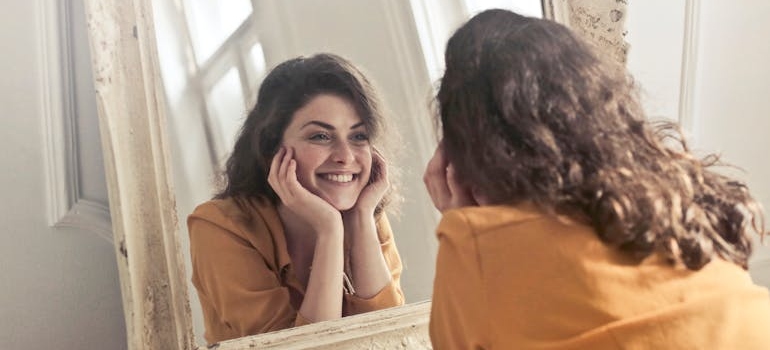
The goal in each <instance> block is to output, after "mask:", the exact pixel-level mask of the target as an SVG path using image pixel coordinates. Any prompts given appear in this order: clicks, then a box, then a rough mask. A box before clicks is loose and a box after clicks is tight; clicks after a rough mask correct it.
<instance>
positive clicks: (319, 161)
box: [283, 94, 372, 210]
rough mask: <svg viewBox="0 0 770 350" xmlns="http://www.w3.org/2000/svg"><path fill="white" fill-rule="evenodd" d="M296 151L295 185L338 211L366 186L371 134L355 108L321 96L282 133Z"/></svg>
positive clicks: (370, 159)
mask: <svg viewBox="0 0 770 350" xmlns="http://www.w3.org/2000/svg"><path fill="white" fill-rule="evenodd" d="M283 146H284V147H287V148H293V149H294V159H295V160H296V162H297V180H298V181H299V183H300V184H302V186H304V187H305V188H306V189H307V190H308V191H310V192H311V193H313V194H315V195H317V196H319V197H321V198H322V199H324V200H325V201H327V202H329V204H331V205H332V206H334V207H335V208H337V210H347V209H350V208H352V207H353V205H355V204H356V201H357V200H358V195H359V194H360V193H361V190H362V189H363V188H364V186H366V184H367V182H368V181H369V174H370V171H371V168H372V151H371V145H370V144H369V133H368V131H367V130H366V127H365V126H364V123H363V122H362V120H361V118H360V117H359V116H358V113H356V110H355V108H354V107H353V105H352V104H351V103H350V102H348V101H347V100H345V99H343V98H340V97H337V96H335V95H329V94H321V95H318V96H316V97H314V98H313V99H311V100H310V102H308V103H307V104H306V105H305V106H303V107H302V108H300V109H298V110H297V111H296V112H295V113H294V116H293V117H292V120H291V123H289V126H288V127H287V128H286V131H285V132H284V134H283Z"/></svg>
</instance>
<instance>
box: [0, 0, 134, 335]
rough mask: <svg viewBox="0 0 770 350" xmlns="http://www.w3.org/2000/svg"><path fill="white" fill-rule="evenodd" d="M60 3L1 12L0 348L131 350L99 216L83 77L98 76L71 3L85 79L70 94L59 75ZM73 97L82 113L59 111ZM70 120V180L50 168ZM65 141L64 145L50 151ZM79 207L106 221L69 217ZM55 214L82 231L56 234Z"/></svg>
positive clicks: (102, 190)
mask: <svg viewBox="0 0 770 350" xmlns="http://www.w3.org/2000/svg"><path fill="white" fill-rule="evenodd" d="M57 3H58V1H57V0H38V1H20V2H19V1H17V2H13V4H12V6H4V9H3V11H2V12H0V23H2V24H0V28H2V29H0V47H1V48H2V52H3V53H2V55H0V67H2V79H0V102H1V103H0V115H1V117H0V141H2V145H3V150H2V152H0V164H2V170H0V186H2V189H0V193H1V194H2V201H0V227H2V229H1V231H0V232H2V233H0V271H2V273H1V275H0V276H1V277H0V315H1V316H2V317H1V318H0V348H3V349H124V348H126V336H125V326H124V318H123V309H122V303H121V297H120V287H119V283H118V272H117V264H116V260H115V255H114V248H113V245H112V243H111V242H110V241H109V240H108V239H106V238H105V237H107V236H108V235H109V230H107V233H105V232H104V231H105V230H103V228H104V227H109V222H108V221H106V222H105V221H104V217H103V216H100V215H101V214H99V213H102V212H103V211H104V208H105V206H106V202H107V194H106V186H105V185H104V174H103V165H102V163H101V153H100V152H101V148H100V147H99V137H98V133H97V130H96V128H95V124H96V114H95V105H93V97H92V96H93V87H92V85H91V86H89V84H90V81H91V80H90V79H91V78H90V72H89V71H88V70H85V71H84V70H83V69H84V68H85V69H90V66H89V64H88V47H87V46H86V45H87V43H86V41H85V40H86V38H85V30H84V27H85V20H84V16H83V13H82V4H81V3H80V1H77V0H76V1H74V2H67V4H68V6H72V7H71V10H72V19H73V22H72V25H73V27H72V28H73V33H74V34H73V37H72V38H71V40H72V42H71V43H72V46H71V47H72V48H73V50H74V52H73V60H74V61H73V64H72V65H71V67H72V68H74V69H75V70H74V71H70V72H71V73H72V74H73V80H71V81H70V83H71V84H72V86H71V87H70V88H68V89H64V88H61V85H58V81H57V75H58V74H59V73H61V72H62V71H61V70H59V68H62V69H65V68H66V67H56V66H57V63H58V64H63V63H64V62H63V61H61V60H59V59H58V55H59V54H60V53H61V52H59V47H58V45H59V43H60V40H59V39H61V38H65V37H66V32H64V33H63V32H62V31H61V30H59V28H57V27H56V22H57V20H59V19H61V18H62V17H59V15H58V14H57V12H56V4H57ZM9 5H10V4H9ZM65 28H66V27H65ZM60 34H61V35H62V36H59V35H60ZM68 91H75V92H74V93H73V94H72V95H71V96H72V97H73V99H72V101H71V102H72V103H71V104H69V106H70V107H71V109H70V110H71V111H72V113H67V112H66V111H65V110H63V109H62V108H63V107H66V106H65V105H67V103H65V104H64V105H58V106H57V102H56V101H57V100H66V97H65V96H67V92H68ZM59 102H61V101H59ZM66 116H70V117H71V118H72V120H74V121H75V122H74V123H73V132H72V135H74V136H73V138H72V139H71V140H72V141H73V142H72V143H71V147H69V148H70V152H69V153H67V154H70V155H72V154H76V156H74V157H70V158H69V159H64V161H63V162H60V165H62V166H63V167H64V168H67V167H68V166H69V167H71V168H72V169H75V170H74V171H73V172H70V173H69V174H70V175H73V176H71V178H67V179H63V178H61V177H57V175H56V174H55V172H53V170H52V167H51V166H50V165H51V164H52V163H55V162H54V161H53V160H55V159H60V158H58V156H60V155H61V154H63V153H60V152H59V151H62V147H64V148H67V147H68V146H66V145H67V143H66V142H64V141H62V140H63V139H64V138H63V137H62V136H61V135H58V136H55V135H53V134H52V132H61V131H62V129H57V128H56V127H53V128H52V129H49V128H50V127H52V126H55V125H56V124H57V121H58V122H61V118H64V117H66ZM49 117H50V118H51V119H48V118H49ZM57 138H58V139H59V140H60V141H62V142H61V143H59V144H58V146H56V147H51V148H50V149H49V148H48V147H47V146H48V145H52V143H51V140H54V139H57ZM65 158H66V157H65ZM77 158H79V161H77V160H75V161H73V159H77ZM60 160H61V159H60ZM53 168H55V167H53ZM66 173H67V172H66V171H65V172H59V173H58V175H61V174H66ZM48 174H53V175H52V176H51V178H50V179H51V180H52V181H51V182H49V181H48V180H49V178H48ZM70 180H71V181H70ZM52 183H53V184H59V185H60V187H57V186H51V185H50V184H52ZM57 198H58V199H62V198H64V202H67V203H68V205H67V206H65V207H64V208H63V211H60V212H57V211H56V209H55V208H57V206H56V205H54V203H53V202H54V201H56V199H57ZM86 204H87V205H86ZM84 205H85V206H84ZM74 207H79V208H91V209H94V210H93V211H94V212H95V213H97V214H98V215H92V216H88V215H86V216H84V215H80V214H78V213H75V212H70V213H68V212H67V210H68V209H71V208H74ZM84 210H85V211H89V209H84ZM49 213H53V214H56V215H52V217H55V218H56V220H54V221H55V222H59V223H60V224H62V220H63V219H65V218H67V220H70V221H71V222H72V224H71V225H70V226H80V227H81V228H54V227H52V226H51V225H50V224H51V222H50V221H49ZM83 227H85V228H83Z"/></svg>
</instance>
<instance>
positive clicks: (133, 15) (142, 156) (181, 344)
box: [85, 0, 622, 349]
mask: <svg viewBox="0 0 770 350" xmlns="http://www.w3.org/2000/svg"><path fill="white" fill-rule="evenodd" d="M169 3H171V2H170V1H169ZM178 3H179V2H176V4H178ZM279 3H283V4H282V6H285V7H279V6H277V5H278V4H279ZM439 3H440V6H439V5H438V4H439ZM469 3H472V2H471V1H466V2H463V3H460V2H459V0H458V2H457V4H456V6H454V7H453V6H447V4H448V3H447V2H445V1H442V2H439V1H430V0H426V1H417V0H413V1H406V0H403V1H387V0H381V1H377V2H375V1H372V2H366V3H365V4H363V3H361V2H356V3H355V4H354V3H350V2H346V3H345V5H346V6H347V7H345V10H344V11H342V10H341V11H342V12H343V13H356V11H359V12H360V13H367V12H368V13H372V12H374V13H377V14H379V16H369V17H361V16H356V17H346V18H345V19H342V18H337V17H332V16H330V14H329V13H328V12H324V11H331V10H330V9H333V8H343V7H342V6H331V5H330V4H328V2H327V3H324V6H321V5H320V4H311V3H310V2H308V3H307V4H306V5H307V6H299V5H298V4H299V3H294V2H292V3H289V4H285V2H282V1H278V0H275V1H267V0H261V1H256V0H254V1H251V2H250V4H251V6H252V8H253V9H254V10H255V13H258V14H259V16H264V17H263V20H264V21H263V22H259V23H260V24H259V25H258V26H257V27H256V28H254V29H256V30H257V32H258V33H262V36H258V37H257V38H258V39H260V40H264V41H260V45H262V49H261V51H262V53H263V54H264V67H269V66H270V65H272V64H274V63H277V62H279V61H282V60H283V59H285V58H288V57H292V56H296V55H297V54H301V53H308V52H315V51H333V52H336V53H338V54H341V55H343V56H347V57H348V58H350V59H351V60H353V62H354V63H356V64H358V65H360V66H361V67H362V68H363V69H364V70H365V71H366V72H367V73H368V75H369V76H370V78H372V79H373V80H374V81H375V83H376V84H377V85H378V87H380V93H381V94H382V95H383V97H384V100H385V103H386V104H387V105H388V107H389V108H390V110H391V112H392V113H391V115H393V116H394V118H400V119H396V120H397V122H395V123H394V124H400V125H402V126H404V129H403V130H402V132H404V133H406V135H404V136H403V138H405V139H408V140H411V142H412V144H410V147H412V148H411V150H412V151H413V152H412V153H408V154H407V156H406V157H405V158H406V159H411V161H412V162H413V163H414V164H416V165H419V167H416V170H412V171H411V172H412V174H410V173H409V172H407V171H405V172H407V175H405V176H404V179H403V180H404V182H403V186H404V187H403V188H402V192H403V193H404V194H409V195H410V196H413V197H414V198H413V200H414V203H416V205H417V208H430V202H429V200H428V198H427V195H426V194H425V192H424V190H423V189H422V183H421V181H412V182H410V180H409V176H416V177H417V178H418V179H419V178H420V177H421V174H422V166H423V165H424V163H425V162H426V161H427V157H428V156H429V155H430V153H431V152H432V146H433V144H432V141H431V140H433V138H432V136H431V135H430V133H429V132H428V131H429V130H430V127H429V125H430V119H429V118H428V116H427V115H426V113H427V109H425V106H426V105H427V103H428V100H429V97H430V95H431V92H432V90H431V81H435V78H436V76H437V72H438V71H439V69H438V68H437V67H440V64H439V63H440V59H439V58H437V57H440V54H439V53H440V51H441V49H440V48H441V47H443V43H444V42H445V38H446V36H448V29H447V28H453V27H454V26H456V24H458V23H460V21H462V20H463V19H464V18H465V16H464V15H458V12H457V11H453V10H452V9H455V10H456V9H463V8H465V7H463V6H468V4H469ZM607 3H612V4H615V1H607ZM489 4H492V5H494V2H489ZM85 5H86V6H85V7H86V13H87V20H88V28H89V34H90V41H91V49H92V60H93V66H94V67H93V72H94V80H95V87H96V92H97V96H96V97H97V109H98V112H99V118H100V130H101V134H102V143H103V152H104V161H105V171H106V178H107V183H108V188H109V198H110V211H111V216H112V221H113V231H114V232H113V234H114V237H115V247H116V254H117V257H118V265H119V272H120V277H121V288H122V291H123V293H122V296H123V304H124V312H125V317H126V327H127V335H128V342H129V348H132V349H140V348H158V349H195V348H199V347H205V345H203V344H202V343H200V342H199V341H198V340H197V338H196V336H195V335H194V332H193V329H194V327H193V321H192V317H191V305H192V304H193V303H197V300H195V299H194V298H191V297H190V294H188V292H189V291H190V289H191V288H190V287H189V286H188V283H189V275H188V274H187V273H185V270H186V267H185V266H186V264H185V256H184V251H185V247H183V246H182V245H183V244H182V243H180V242H181V241H182V240H181V238H182V236H184V235H186V232H183V231H180V230H179V227H178V226H179V225H178V224H179V223H178V220H179V218H180V217H182V218H183V217H184V216H185V215H186V214H185V213H183V212H182V211H183V210H181V209H179V208H180V207H181V205H182V204H181V203H183V202H185V201H187V200H190V199H192V200H191V202H194V201H196V200H198V199H199V198H198V197H193V195H192V193H193V191H197V190H196V189H193V187H192V186H193V185H195V184H202V185H207V184H209V183H210V181H209V179H207V178H206V176H203V179H202V180H200V179H198V180H196V181H193V180H189V183H180V182H179V181H177V180H178V177H177V176H175V175H172V174H173V173H174V172H172V170H171V169H172V168H173V167H175V166H177V164H180V163H181V164H182V165H184V161H185V160H186V159H187V158H185V156H184V155H179V154H174V149H175V147H176V146H174V145H173V141H172V140H181V139H182V137H180V136H176V134H174V133H175V132H178V133H179V135H186V134H184V133H186V132H187V131H183V130H176V131H175V130H174V127H176V126H179V125H187V124H188V123H187V121H184V123H183V122H181V121H178V120H176V119H173V118H176V117H175V116H173V115H172V116H167V115H166V112H167V111H169V110H171V111H173V110H174V109H175V108H176V107H174V106H177V105H176V103H178V102H179V101H187V102H189V101H188V100H183V99H181V97H180V96H182V95H180V96H176V97H174V96H171V95H169V96H166V95H165V93H164V88H163V85H162V82H161V79H160V77H161V76H164V75H165V74H168V73H165V72H162V71H161V70H160V64H159V61H160V60H161V59H159V56H158V54H157V51H158V50H157V47H156V38H159V39H162V40H161V41H159V43H161V44H162V45H161V47H163V45H174V44H175V43H174V42H173V41H171V42H169V41H166V40H167V39H166V38H162V37H161V34H160V32H158V33H156V32H155V31H154V30H153V28H154V22H153V7H152V6H153V5H151V2H150V1H149V0H133V1H121V2H113V1H107V0H86V1H85ZM156 5H158V6H160V5H159V4H156ZM311 5H312V6H311ZM375 5H376V6H375ZM350 6H356V9H355V10H356V11H353V9H351V8H350ZM607 6H610V5H607ZM616 6H619V5H616ZM468 8H473V7H471V6H468ZM543 8H545V9H546V14H547V15H548V16H550V17H551V18H560V17H559V16H560V15H563V14H564V13H563V12H562V11H567V8H566V5H565V2H563V1H546V2H545V4H544V5H543ZM436 10H441V11H439V12H436ZM569 10H570V11H573V10H574V9H572V8H570V9H569ZM281 11H283V12H281ZM602 11H603V10H602ZM301 13H304V14H305V16H306V17H305V19H306V20H307V21H308V22H307V23H305V22H302V23H297V22H296V21H297V19H296V18H293V17H291V16H297V15H298V14H301ZM437 13H441V14H442V15H446V16H445V17H440V18H442V21H441V22H440V23H439V22H437V21H435V20H436V19H437V18H436V17H435V16H436V14H437ZM321 14H323V15H321ZM591 14H592V12H590V11H588V12H583V13H582V14H580V15H579V16H577V17H574V18H577V19H580V18H583V17H584V16H585V15H591ZM327 15H328V16H327ZM287 16H288V17H287ZM362 18H368V21H363V22H362V21H360V19H362ZM569 18H570V20H572V19H574V18H573V17H569ZM375 20H376V21H379V22H371V21H375ZM453 21H454V22H453ZM346 22H347V23H348V25H349V26H348V27H344V26H342V24H343V23H346ZM289 24H295V25H298V24H303V25H308V26H309V27H308V28H313V26H314V25H316V26H323V25H330V24H339V25H340V26H339V27H336V30H338V32H333V33H331V34H330V35H329V36H326V37H325V39H324V38H319V37H313V36H307V35H310V34H317V33H312V32H303V31H301V30H298V29H296V28H291V27H286V26H287V25H289ZM429 24H430V25H429ZM259 26H264V27H262V29H260V27H259ZM378 26H380V27H378ZM420 26H424V27H422V28H420ZM242 28H247V27H238V29H236V32H237V31H238V30H242ZM276 28H282V29H281V33H289V34H290V39H281V38H272V39H271V37H270V35H268V34H269V33H271V31H275V30H276ZM376 28H387V29H381V31H379V32H378V31H377V30H376ZM247 29H248V28H247ZM364 29H367V30H372V32H369V31H365V30H364ZM418 29H419V30H418ZM243 30H246V29H243ZM307 30H310V29H307ZM418 32H419V33H420V34H419V35H414V33H418ZM372 33H379V34H378V35H376V36H372V35H371V34H372ZM408 33H411V35H407V34H408ZM442 33H443V34H442ZM347 34H352V35H353V37H352V38H348V39H346V40H344V41H337V40H339V39H340V38H344V37H345V35H347ZM442 35H443V36H442ZM332 38H334V39H335V40H331V39H332ZM271 40H276V41H277V40H288V43H289V45H286V46H282V45H279V44H280V43H278V44H276V43H275V42H271ZM621 42H622V40H621ZM249 44H254V42H250V43H249ZM304 44H308V45H310V46H304V47H303V46H302V45H304ZM339 45H342V46H339ZM346 45H353V46H346ZM355 45H365V46H355ZM352 47H356V49H355V50H353V49H351V48H352ZM361 47H367V48H371V49H369V50H361V49H360V48H361ZM382 47H385V48H382ZM272 48H277V49H275V50H276V51H272V50H273V49H272ZM423 48H433V49H432V50H431V49H424V50H425V52H423ZM436 48H439V49H438V51H436ZM245 49H247V50H248V51H247V52H248V53H249V56H248V57H255V56H254V55H252V53H255V52H256V53H257V54H256V57H259V55H258V53H259V50H256V49H254V47H253V46H246V47H245ZM208 50H209V51H212V49H210V48H209V49H208ZM347 50H349V51H347ZM213 51H214V52H215V53H216V52H217V49H213ZM183 52H184V54H186V55H187V54H191V52H190V51H189V47H188V49H187V51H183ZM437 52H439V53H437ZM423 53H424V56H423V55H422V54H423ZM382 55H384V56H386V57H391V58H392V59H393V60H392V61H389V63H383V61H380V60H379V58H380V56H382ZM236 61H237V59H236ZM257 61H259V62H261V60H259V59H258V60H257ZM212 66H214V65H213V64H212ZM256 67H262V66H260V65H256ZM182 68H183V69H182V70H181V71H182V72H187V71H186V70H187V69H191V68H190V67H189V66H184V67H182ZM216 69H219V68H217V67H216V66H214V67H213V68H212V70H214V71H216ZM193 70H194V69H193ZM255 71H256V70H253V71H250V70H249V69H245V70H244V72H245V73H243V75H244V76H246V77H247V80H246V82H248V84H246V86H245V87H244V88H243V89H244V90H245V91H247V92H248V91H252V93H253V90H250V89H253V88H255V87H256V84H255V83H256V81H257V79H258V78H256V75H253V76H251V77H250V78H249V74H253V73H254V72H255ZM239 72H240V71H239ZM227 74H230V73H226V74H225V75H227ZM239 74H240V73H239ZM239 76H240V75H239ZM248 79H252V80H248ZM200 80H201V81H200V83H201V84H202V86H211V87H215V86H216V81H212V80H208V81H207V80H206V78H205V77H201V78H200ZM207 84H210V85H207ZM236 85H237V84H236ZM215 90H216V89H212V91H215ZM198 93H199V96H202V95H203V94H200V92H198ZM214 94H215V95H216V92H214ZM243 95H244V96H247V95H249V94H243ZM217 96H218V95H217ZM175 98H180V99H179V100H175ZM167 100H168V101H169V102H167ZM245 100H247V99H246V98H244V101H245ZM247 105H248V102H245V103H243V104H241V105H240V106H239V107H237V109H236V111H237V110H241V111H243V110H245V108H246V107H245V106H247ZM179 106H182V107H185V108H189V110H195V107H196V106H197V105H195V104H190V105H184V104H181V105H179ZM177 107H178V106H177ZM197 107H199V106H197ZM220 107H221V108H225V109H227V108H235V107H233V105H230V104H229V103H227V104H223V105H220ZM189 110H188V111H189ZM199 112H200V110H199ZM206 112H209V110H207V111H206ZM172 114H173V113H172ZM189 124H193V123H189ZM210 129H211V130H214V129H215V128H213V127H212V128H210ZM221 130H224V128H223V129H221ZM211 132H212V133H213V131H211ZM410 132H411V134H409V133H410ZM204 134H205V132H204ZM168 135H172V136H168ZM225 135H226V134H225ZM185 139H186V138H185ZM211 140H215V139H214V138H213V137H212V138H211ZM211 140H209V141H210V143H211V144H212V145H214V147H213V149H212V150H211V151H204V152H201V153H202V155H201V153H199V154H195V155H192V156H191V157H198V158H203V159H204V160H207V161H210V162H211V164H215V163H216V160H217V159H219V157H220V156H221V152H222V151H223V150H226V149H227V147H224V146H222V145H220V144H218V141H211ZM407 152H409V150H407ZM407 162H408V160H407ZM404 167H405V168H406V167H408V165H404ZM175 186H176V187H175ZM410 186H411V187H410ZM201 191H203V193H206V196H205V198H208V196H209V194H210V192H208V190H201ZM182 194H185V195H190V196H191V198H185V197H183V196H182ZM177 197H178V198H177ZM202 198H203V197H202ZM420 198H422V200H421V199H420ZM185 203H187V202H185ZM177 204H179V206H178V205H177ZM184 205H189V204H184ZM402 210H403V211H404V212H408V213H412V209H402ZM414 211H415V212H416V213H417V216H416V218H417V219H414V221H412V222H405V221H406V220H409V219H402V220H403V221H402V222H401V223H400V224H399V225H403V226H402V229H401V230H402V231H401V232H399V228H395V227H398V226H397V225H396V224H394V232H395V235H396V241H397V244H398V245H399V248H400V250H401V252H402V256H403V257H404V264H405V269H406V270H405V272H404V275H405V276H404V278H406V276H407V275H409V274H412V273H415V272H414V271H419V269H421V268H424V269H426V270H425V271H428V272H426V273H424V274H423V275H424V277H423V278H422V280H421V281H422V282H424V281H426V280H427V281H431V280H432V265H433V259H428V262H429V263H426V265H425V266H421V265H420V264H419V263H410V259H416V258H417V257H419V256H424V255H430V254H431V252H433V253H432V254H435V241H434V239H433V237H432V231H433V229H434V227H435V220H436V216H435V213H432V212H431V211H432V208H431V209H430V210H428V209H425V210H423V209H419V210H414ZM178 212H179V213H180V214H177V213H178ZM431 220H433V221H431ZM404 232H406V233H407V235H409V234H412V233H414V236H412V237H409V236H407V235H405V234H404ZM415 232H416V233H415ZM414 237H417V238H416V240H417V241H420V240H422V241H423V242H418V243H422V245H418V246H417V248H414V251H415V253H414V254H416V255H414V258H412V257H410V254H412V253H410V252H409V251H408V249H411V248H409V244H406V243H405V242H406V241H407V240H408V239H409V238H414ZM431 244H433V245H434V246H433V248H431ZM431 249H432V250H431ZM426 251H427V252H428V253H429V254H425V253H426ZM415 275H418V274H417V273H415ZM421 281H420V280H419V279H417V282H415V287H413V290H412V291H410V290H409V288H410V287H409V286H408V285H407V284H406V283H404V285H403V287H404V290H405V292H406V293H407V298H408V301H409V302H412V301H419V300H425V299H426V298H427V296H429V293H430V287H429V284H423V285H422V287H420V286H419V283H420V282H421ZM410 283H411V282H410ZM410 293H411V294H412V295H413V296H412V297H410V296H409V294H410ZM429 308H430V303H429V302H420V303H415V304H410V305H407V306H405V307H401V308H394V309H390V310H383V311H379V312H375V313H370V314H363V315H357V316H351V317H347V318H343V319H340V320H335V321H330V322H324V323H319V324H313V325H309V326H304V327H298V328H295V329H289V330H285V331H279V332H274V333H270V334H264V335H258V336H252V337H245V338H241V339H236V340H232V341H226V342H223V343H221V344H220V345H219V348H220V349H229V348H243V347H249V346H259V347H269V346H273V347H284V346H291V347H292V348H331V347H334V348H343V349H345V348H347V349H354V348H364V347H368V346H369V345H371V344H375V343H379V344H400V345H401V346H406V345H409V346H410V348H429V347H430V342H429V340H428V336H427V322H428V312H429ZM362 339H365V340H366V341H365V344H364V342H362V341H361V340H362ZM373 342H374V343H373Z"/></svg>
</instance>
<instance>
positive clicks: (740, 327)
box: [424, 10, 770, 349]
mask: <svg viewBox="0 0 770 350" xmlns="http://www.w3.org/2000/svg"><path fill="white" fill-rule="evenodd" d="M445 58H446V71H445V73H444V77H443V79H442V81H441V86H440V89H439V92H438V95H437V100H438V107H439V110H440V111H439V112H440V113H439V114H440V121H439V122H440V125H441V132H442V135H443V139H442V141H441V143H440V146H439V147H438V149H437V150H436V153H435V155H434V157H433V159H432V160H431V161H430V163H429V165H428V168H427V170H426V173H425V177H424V180H425V183H426V186H427V188H428V191H429V192H430V194H431V197H432V199H433V202H434V204H435V205H436V207H437V208H438V209H439V210H440V211H442V213H443V217H442V220H441V222H440V224H439V226H438V229H437V235H438V238H439V244H440V246H439V253H438V258H437V270H436V277H435V284H434V292H433V304H432V311H431V321H430V336H431V340H432V341H433V344H434V346H435V348H436V349H471V348H472V349H483V348H486V349H489V348H497V349H621V348H622V349H668V348H670V349H760V348H762V349H766V348H767V347H768V346H769V345H768V344H770V332H768V328H767V327H768V325H770V297H768V291H767V289H765V288H762V287H759V286H756V285H754V284H753V283H752V281H751V279H750V277H749V275H748V273H747V271H746V268H747V262H748V258H749V255H750V254H751V239H752V238H751V234H753V233H760V234H764V225H763V223H761V222H762V209H761V207H760V206H759V204H758V203H757V202H755V201H754V200H753V199H752V197H751V195H750V194H749V193H748V190H747V188H746V186H744V185H743V184H741V183H739V182H737V181H735V180H732V179H729V178H727V177H725V176H722V175H719V174H718V173H716V172H714V171H713V170H712V169H711V166H712V165H714V164H715V161H714V158H713V157H712V158H707V159H706V160H699V159H696V158H695V157H694V156H693V155H692V154H691V153H690V152H689V151H688V150H687V148H686V147H685V145H684V143H683V142H680V143H678V146H677V145H676V143H675V142H670V141H672V139H671V138H668V139H667V138H666V136H667V135H668V136H669V137H670V136H671V135H672V133H671V132H669V131H671V130H673V129H672V128H673V126H671V125H669V126H667V127H663V128H658V129H656V128H654V127H653V126H651V125H650V123H648V122H647V121H646V120H645V115H644V112H643V111H642V107H641V105H640V102H639V98H638V96H637V94H636V92H635V90H634V87H633V84H632V82H631V78H630V77H629V76H628V75H627V74H626V72H625V71H624V70H623V69H622V68H621V67H617V66H615V65H612V64H610V63H607V62H604V61H602V59H600V58H599V57H598V56H597V55H596V54H595V53H594V52H593V51H592V49H591V48H590V47H589V46H588V45H587V44H586V43H585V42H583V41H582V40H580V39H579V38H578V37H577V36H576V35H575V34H573V33H572V32H571V31H570V30H568V29H567V28H565V27H563V26H562V25H560V24H558V23H555V22H552V21H548V20H542V19H537V18H528V17H523V16H520V15H518V14H515V13H512V12H509V11H503V10H489V11H486V12H482V13H480V14H478V15H476V16H475V17H473V18H472V19H470V20H469V21H468V22H467V23H465V24H464V25H463V26H462V27H461V28H459V29H458V30H457V32H455V33H454V34H453V36H452V37H451V38H450V40H449V42H448V44H447V49H446V57H445ZM758 222H759V224H757V223H758Z"/></svg>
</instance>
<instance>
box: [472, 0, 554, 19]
mask: <svg viewBox="0 0 770 350" xmlns="http://www.w3.org/2000/svg"><path fill="white" fill-rule="evenodd" d="M465 6H466V7H467V8H468V13H469V14H470V15H475V14H476V13H479V12H481V11H483V10H486V9H491V8H498V9H506V10H511V11H514V12H516V13H519V14H522V15H524V16H532V17H543V5H542V4H541V1H540V0H465Z"/></svg>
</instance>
